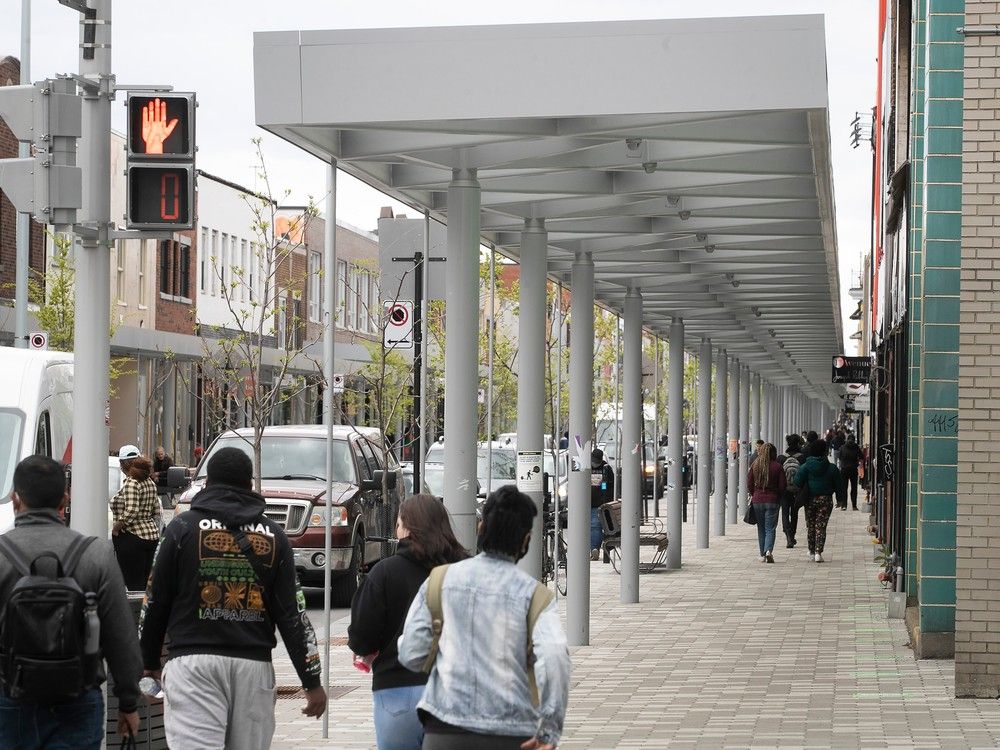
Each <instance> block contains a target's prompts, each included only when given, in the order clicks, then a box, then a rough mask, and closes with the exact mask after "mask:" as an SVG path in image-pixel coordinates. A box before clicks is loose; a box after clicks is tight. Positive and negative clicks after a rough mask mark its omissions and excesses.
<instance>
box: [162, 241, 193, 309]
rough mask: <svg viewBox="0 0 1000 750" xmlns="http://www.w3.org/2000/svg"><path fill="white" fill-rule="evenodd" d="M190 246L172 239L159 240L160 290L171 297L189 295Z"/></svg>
mask: <svg viewBox="0 0 1000 750" xmlns="http://www.w3.org/2000/svg"><path fill="white" fill-rule="evenodd" d="M190 271H191V246H190V245H183V244H181V243H180V242H176V241H174V240H161V241H160V292H161V293H162V294H166V295H169V296H171V297H189V296H190V294H191V288H190V283H189V281H190V279H189V276H190Z"/></svg>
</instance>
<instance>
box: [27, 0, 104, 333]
mask: <svg viewBox="0 0 1000 750" xmlns="http://www.w3.org/2000/svg"><path fill="white" fill-rule="evenodd" d="M8 17H9V16H8ZM30 84H31V0H21V85H22V86H28V85H30ZM17 155H18V158H21V159H24V158H26V157H28V156H31V144H30V143H29V142H28V141H21V142H20V143H18V144H17ZM15 231H16V239H15V244H14V346H15V347H17V348H18V349H27V348H28V269H29V268H30V266H31V214H25V213H20V212H18V214H17V220H16V221H15ZM109 283H110V282H109Z"/></svg>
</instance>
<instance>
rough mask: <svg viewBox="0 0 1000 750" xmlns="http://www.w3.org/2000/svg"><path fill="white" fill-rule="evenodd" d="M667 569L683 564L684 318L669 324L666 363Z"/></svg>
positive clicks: (675, 319)
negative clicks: (667, 459) (668, 344)
mask: <svg viewBox="0 0 1000 750" xmlns="http://www.w3.org/2000/svg"><path fill="white" fill-rule="evenodd" d="M667 367H668V368H669V369H668V374H667V390H668V393H667V455H668V456H669V457H670V459H669V461H670V465H669V467H668V470H667V536H668V537H669V539H670V545H669V546H668V547H667V568H669V569H671V570H674V569H677V568H680V567H681V546H682V545H681V541H682V534H683V531H682V529H683V527H682V525H681V513H682V510H681V500H682V497H683V492H684V479H683V474H682V470H683V467H684V321H683V320H681V319H680V318H674V319H673V320H672V321H671V323H670V361H669V362H668V363H667Z"/></svg>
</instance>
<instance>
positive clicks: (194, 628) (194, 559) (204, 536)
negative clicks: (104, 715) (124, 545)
mask: <svg viewBox="0 0 1000 750" xmlns="http://www.w3.org/2000/svg"><path fill="white" fill-rule="evenodd" d="M231 526H233V527H236V526H238V527H240V528H241V529H242V530H243V531H244V532H245V533H246V537H247V539H248V540H249V541H250V543H251V545H252V547H253V549H254V552H255V553H256V556H257V558H258V560H260V562H261V564H262V566H263V568H264V573H265V576H264V580H258V578H257V574H256V573H255V572H254V569H253V567H252V566H251V564H250V562H249V561H248V560H247V558H246V556H245V555H244V554H243V553H242V552H241V551H240V549H239V547H237V546H236V541H235V539H234V538H233V535H232V533H230V532H229V531H227V530H226V529H227V528H228V527H231ZM305 610H306V600H305V596H304V595H303V594H302V590H301V589H300V588H299V584H298V581H297V580H296V577H295V560H294V557H293V554H292V547H291V545H290V544H289V543H288V538H287V537H286V536H285V533H284V532H283V531H282V530H281V528H280V527H279V526H278V525H277V524H276V523H274V522H273V521H271V520H269V519H268V518H266V517H265V516H264V498H262V497H261V496H260V495H258V494H256V493H254V492H250V491H249V490H244V489H240V488H237V487H228V486H225V485H212V486H209V487H206V488H205V489H203V490H202V491H201V492H199V493H198V494H197V495H195V497H194V500H193V501H192V503H191V510H189V511H187V512H186V513H181V514H180V515H179V516H177V517H176V518H175V519H174V520H173V521H171V522H170V525H169V526H167V529H166V531H165V532H164V534H163V540H162V541H161V542H160V547H159V550H158V551H157V553H156V561H155V562H154V563H153V572H152V575H151V576H150V581H149V588H148V590H147V592H146V603H145V605H144V606H143V613H142V620H141V625H140V636H139V637H140V645H141V648H142V660H143V664H144V665H145V667H146V669H159V668H160V652H161V650H162V648H163V639H164V636H165V635H166V636H169V639H170V645H169V648H168V654H167V657H168V658H173V657H175V656H183V655H186V654H218V655H220V656H232V657H236V658H241V659H255V660H257V661H271V651H272V650H273V649H274V647H275V645H276V643H277V641H276V640H275V637H274V627H275V625H277V627H278V630H280V631H281V638H282V640H283V641H284V642H285V647H286V648H287V649H288V655H289V657H291V660H292V664H293V665H294V666H295V671H296V672H298V675H299V679H300V680H301V682H302V687H304V688H305V689H306V690H311V689H313V688H316V687H319V684H320V660H319V649H318V648H317V646H316V634H315V633H314V632H313V629H312V625H311V624H310V623H309V618H308V617H307V616H306V611H305Z"/></svg>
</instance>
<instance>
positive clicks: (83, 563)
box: [0, 456, 142, 750]
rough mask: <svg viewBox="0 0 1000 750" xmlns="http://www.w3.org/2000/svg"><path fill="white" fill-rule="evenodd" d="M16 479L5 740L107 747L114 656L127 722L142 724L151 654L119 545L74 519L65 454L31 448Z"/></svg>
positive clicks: (9, 558) (130, 727)
mask: <svg viewBox="0 0 1000 750" xmlns="http://www.w3.org/2000/svg"><path fill="white" fill-rule="evenodd" d="M13 484H14V491H13V492H12V493H11V500H12V502H13V506H14V514H15V518H14V528H13V529H12V530H11V531H9V532H7V533H6V534H4V535H3V536H2V537H0V553H2V554H0V610H2V614H0V623H2V624H0V684H2V686H3V688H2V694H0V747H2V748H4V750H42V749H43V748H74V749H78V750H97V748H100V747H101V743H102V742H103V741H104V734H105V727H106V723H105V715H104V695H103V692H102V690H101V685H102V684H103V683H104V682H105V680H106V672H105V667H104V662H105V661H107V668H108V669H109V670H110V672H111V674H112V676H113V677H114V685H113V687H112V688H111V692H112V693H114V695H115V697H116V698H117V699H118V731H119V733H120V734H121V735H122V736H123V737H125V736H130V735H134V734H136V733H137V732H138V731H139V715H138V714H137V713H136V706H137V703H138V700H139V674H140V672H141V670H142V661H141V660H140V658H139V644H138V640H137V638H136V632H135V624H134V623H135V620H134V618H133V616H132V612H131V611H130V609H129V604H128V600H127V598H126V595H125V584H124V582H123V581H122V575H121V572H120V571H119V569H118V563H117V561H116V560H115V555H114V551H113V550H112V549H111V545H109V544H108V543H107V542H106V541H105V540H103V539H96V538H94V537H84V536H82V535H81V534H80V533H79V532H76V531H73V530H72V529H70V528H68V527H67V526H66V524H65V523H64V520H63V511H64V509H65V505H66V474H65V471H64V470H63V467H62V466H60V465H59V463H57V462H56V461H53V460H52V459H51V458H48V457H46V456H29V457H28V458H26V459H24V460H23V461H21V462H20V463H19V464H18V465H17V467H16V468H15V469H14V477H13ZM32 574H33V575H32Z"/></svg>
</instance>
